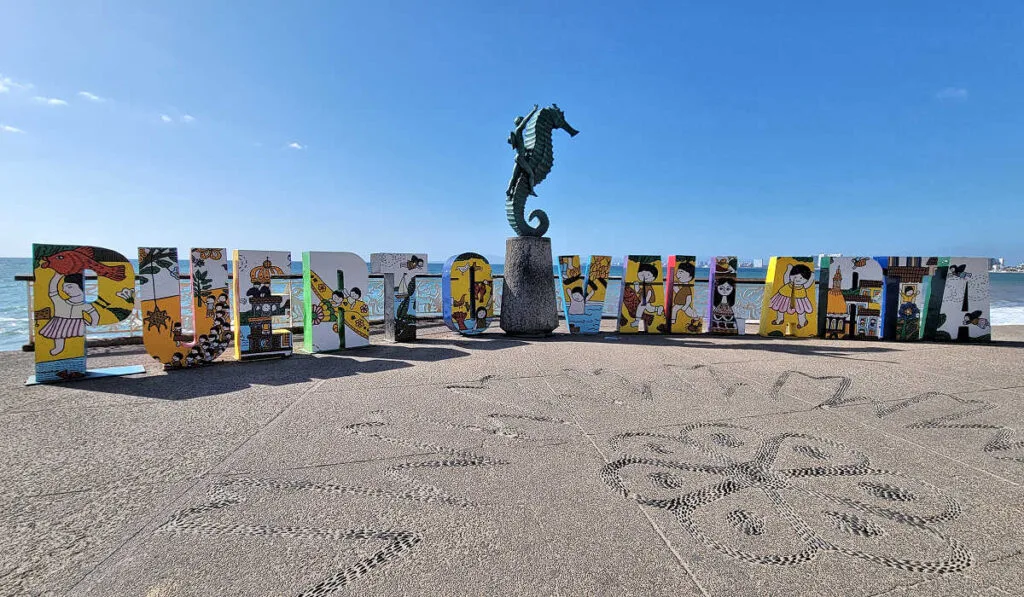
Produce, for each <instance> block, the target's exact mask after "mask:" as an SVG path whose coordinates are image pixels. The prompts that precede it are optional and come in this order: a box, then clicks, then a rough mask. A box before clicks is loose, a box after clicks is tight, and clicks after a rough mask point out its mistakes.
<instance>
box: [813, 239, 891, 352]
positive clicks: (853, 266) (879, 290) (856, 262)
mask: <svg viewBox="0 0 1024 597" xmlns="http://www.w3.org/2000/svg"><path fill="white" fill-rule="evenodd" d="M820 265H821V270H820V271H821V287H820V289H819V290H820V294H819V299H818V304H819V305H824V308H821V307H819V309H818V328H819V331H820V334H821V337H822V338H844V339H847V338H856V339H867V338H872V339H878V338H881V337H882V335H883V332H884V330H885V327H884V326H883V325H882V318H883V310H884V305H885V298H884V296H885V275H884V274H883V273H882V264H881V263H879V262H878V261H876V260H875V259H872V258H871V257H828V256H823V257H822V258H821V264H820ZM826 280H828V282H827V284H826V282H825V281H826ZM826 290H827V291H826ZM822 296H824V298H820V297H822Z"/></svg>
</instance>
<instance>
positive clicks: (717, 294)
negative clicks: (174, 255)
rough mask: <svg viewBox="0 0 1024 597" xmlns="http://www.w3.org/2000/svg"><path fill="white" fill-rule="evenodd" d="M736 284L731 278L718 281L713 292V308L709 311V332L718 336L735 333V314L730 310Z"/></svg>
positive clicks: (733, 300)
mask: <svg viewBox="0 0 1024 597" xmlns="http://www.w3.org/2000/svg"><path fill="white" fill-rule="evenodd" d="M735 292H736V282H735V281H734V280H733V279H732V278H725V279H722V280H718V281H717V282H716V283H715V288H714V292H713V295H714V296H713V297H712V298H713V299H714V301H715V302H714V307H713V308H712V310H711V332H713V333H719V334H735V333H736V330H737V328H736V314H735V313H734V312H733V310H732V303H733V302H735V300H736V298H735Z"/></svg>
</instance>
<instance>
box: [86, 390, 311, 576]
mask: <svg viewBox="0 0 1024 597" xmlns="http://www.w3.org/2000/svg"><path fill="white" fill-rule="evenodd" d="M325 381H326V380H319V381H318V382H315V383H314V384H312V385H311V386H310V387H307V388H306V389H305V390H304V391H303V392H301V393H299V394H298V395H297V396H296V397H295V399H294V400H293V401H292V402H291V403H289V404H287V405H286V406H284V407H283V408H281V409H280V410H279V411H278V413H277V414H276V415H275V416H274V417H272V418H271V419H270V420H269V421H267V422H265V423H264V424H263V425H262V426H260V427H259V428H258V429H257V430H256V431H254V432H253V433H252V434H250V435H249V436H248V437H247V438H246V439H245V440H243V441H242V442H241V443H239V444H238V445H237V446H235V447H234V448H233V449H232V450H231V451H230V452H228V454H227V455H226V456H225V457H224V458H222V459H221V460H220V461H219V462H217V463H216V464H213V465H211V466H210V467H209V468H207V470H206V471H204V472H203V473H202V474H200V475H199V476H198V477H197V478H196V479H195V480H194V481H193V482H192V483H190V484H188V485H187V486H186V487H185V488H184V489H182V490H181V491H180V492H178V494H177V495H175V496H174V497H173V498H172V499H171V500H169V501H168V502H167V503H165V504H162V505H161V507H160V508H158V511H157V512H156V513H155V514H154V515H152V516H150V517H149V518H147V519H146V520H145V521H143V522H142V523H141V524H139V525H137V526H136V528H135V531H134V532H132V533H131V534H130V535H129V536H128V537H127V538H126V539H124V540H123V541H122V542H121V543H120V544H118V545H117V546H116V547H115V548H114V549H112V550H111V551H110V552H109V553H108V554H107V555H106V556H105V557H103V558H101V559H100V560H99V561H98V562H97V563H96V564H95V565H94V566H93V567H91V568H90V569H89V570H87V571H86V572H85V573H84V574H82V575H81V577H80V578H79V580H78V581H77V582H76V583H75V584H74V585H73V586H72V587H71V590H72V591H74V590H78V589H79V588H82V587H83V586H84V585H85V584H86V583H88V582H89V581H90V579H91V577H93V576H94V575H95V574H97V573H99V574H100V575H102V574H103V571H104V570H103V569H104V568H107V569H109V568H111V567H112V566H110V564H112V563H113V562H115V561H116V560H115V558H117V559H120V557H124V555H122V554H124V552H125V551H126V550H127V548H128V547H129V545H130V544H133V543H135V542H138V541H140V540H145V538H146V535H144V534H143V532H144V531H146V530H147V529H148V530H149V531H150V532H152V531H155V530H156V529H157V528H159V526H160V524H159V521H161V520H162V517H164V516H166V515H167V514H168V513H169V512H170V511H171V510H173V506H174V504H176V503H178V502H180V501H181V500H182V499H184V498H185V497H186V496H188V495H189V494H191V493H192V492H194V491H195V489H196V487H197V486H198V485H199V484H200V483H201V482H202V480H203V479H204V478H206V476H207V475H208V474H210V473H211V472H212V471H214V470H216V469H217V468H218V467H222V466H224V464H225V463H227V462H229V461H230V460H231V459H232V458H233V457H235V456H236V455H237V454H239V452H240V451H242V450H243V449H244V448H245V447H246V446H248V445H249V443H250V441H251V440H252V439H253V438H254V437H256V436H257V435H260V434H261V433H263V432H265V431H266V429H267V428H268V427H269V426H271V425H273V424H274V422H276V421H278V420H279V419H280V418H281V416H282V415H283V414H284V413H286V412H287V411H288V410H290V409H291V408H293V407H294V406H295V405H296V404H298V403H299V402H300V401H301V400H302V399H303V398H305V397H306V396H308V395H309V394H310V393H311V392H313V391H314V390H315V389H316V388H317V387H319V386H320V385H321V384H323V383H324V382H325ZM97 580H98V579H97Z"/></svg>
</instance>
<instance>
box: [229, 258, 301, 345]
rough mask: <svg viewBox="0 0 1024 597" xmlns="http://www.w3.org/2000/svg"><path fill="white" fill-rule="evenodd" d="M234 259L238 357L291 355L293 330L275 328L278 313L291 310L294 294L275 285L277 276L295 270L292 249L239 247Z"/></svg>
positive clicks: (235, 323)
mask: <svg viewBox="0 0 1024 597" xmlns="http://www.w3.org/2000/svg"><path fill="white" fill-rule="evenodd" d="M232 261H233V262H234V284H233V286H234V297H233V300H232V305H231V311H232V314H233V316H234V328H235V358H236V359H238V360H249V359H257V358H264V357H274V356H277V357H286V356H290V355H291V354H292V334H291V332H289V331H288V330H275V329H274V317H279V316H281V315H284V314H286V313H288V309H290V308H291V297H285V296H283V295H280V294H274V293H273V291H272V289H271V285H272V283H273V280H274V279H275V278H279V277H282V276H284V275H285V274H286V272H290V271H291V265H292V256H291V253H289V252H287V251H239V250H235V251H234V253H233V254H232Z"/></svg>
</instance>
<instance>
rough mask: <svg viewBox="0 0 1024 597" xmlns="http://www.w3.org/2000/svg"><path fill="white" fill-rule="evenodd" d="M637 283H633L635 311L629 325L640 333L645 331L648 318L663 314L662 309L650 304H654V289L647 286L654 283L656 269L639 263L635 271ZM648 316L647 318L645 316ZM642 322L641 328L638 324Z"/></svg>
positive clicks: (663, 310)
mask: <svg viewBox="0 0 1024 597" xmlns="http://www.w3.org/2000/svg"><path fill="white" fill-rule="evenodd" d="M636 277H637V281H636V282H633V292H634V293H636V296H637V299H636V302H637V305H636V310H635V311H634V312H633V323H631V324H629V325H630V326H632V327H635V328H639V330H640V331H642V332H645V331H647V326H649V325H650V321H648V317H649V318H650V319H653V318H654V316H655V315H661V314H662V313H664V312H665V309H664V307H662V306H660V305H659V306H657V307H655V306H654V305H652V304H651V303H652V302H654V289H653V288H651V287H650V286H649V285H650V284H653V283H654V280H655V279H656V278H657V277H658V268H656V267H654V265H652V264H650V263H641V264H640V265H639V266H637V271H636ZM648 313H649V314H650V315H649V316H648V315H647V314H648ZM641 322H643V324H644V325H643V326H642V327H641V326H640V323H641Z"/></svg>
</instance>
